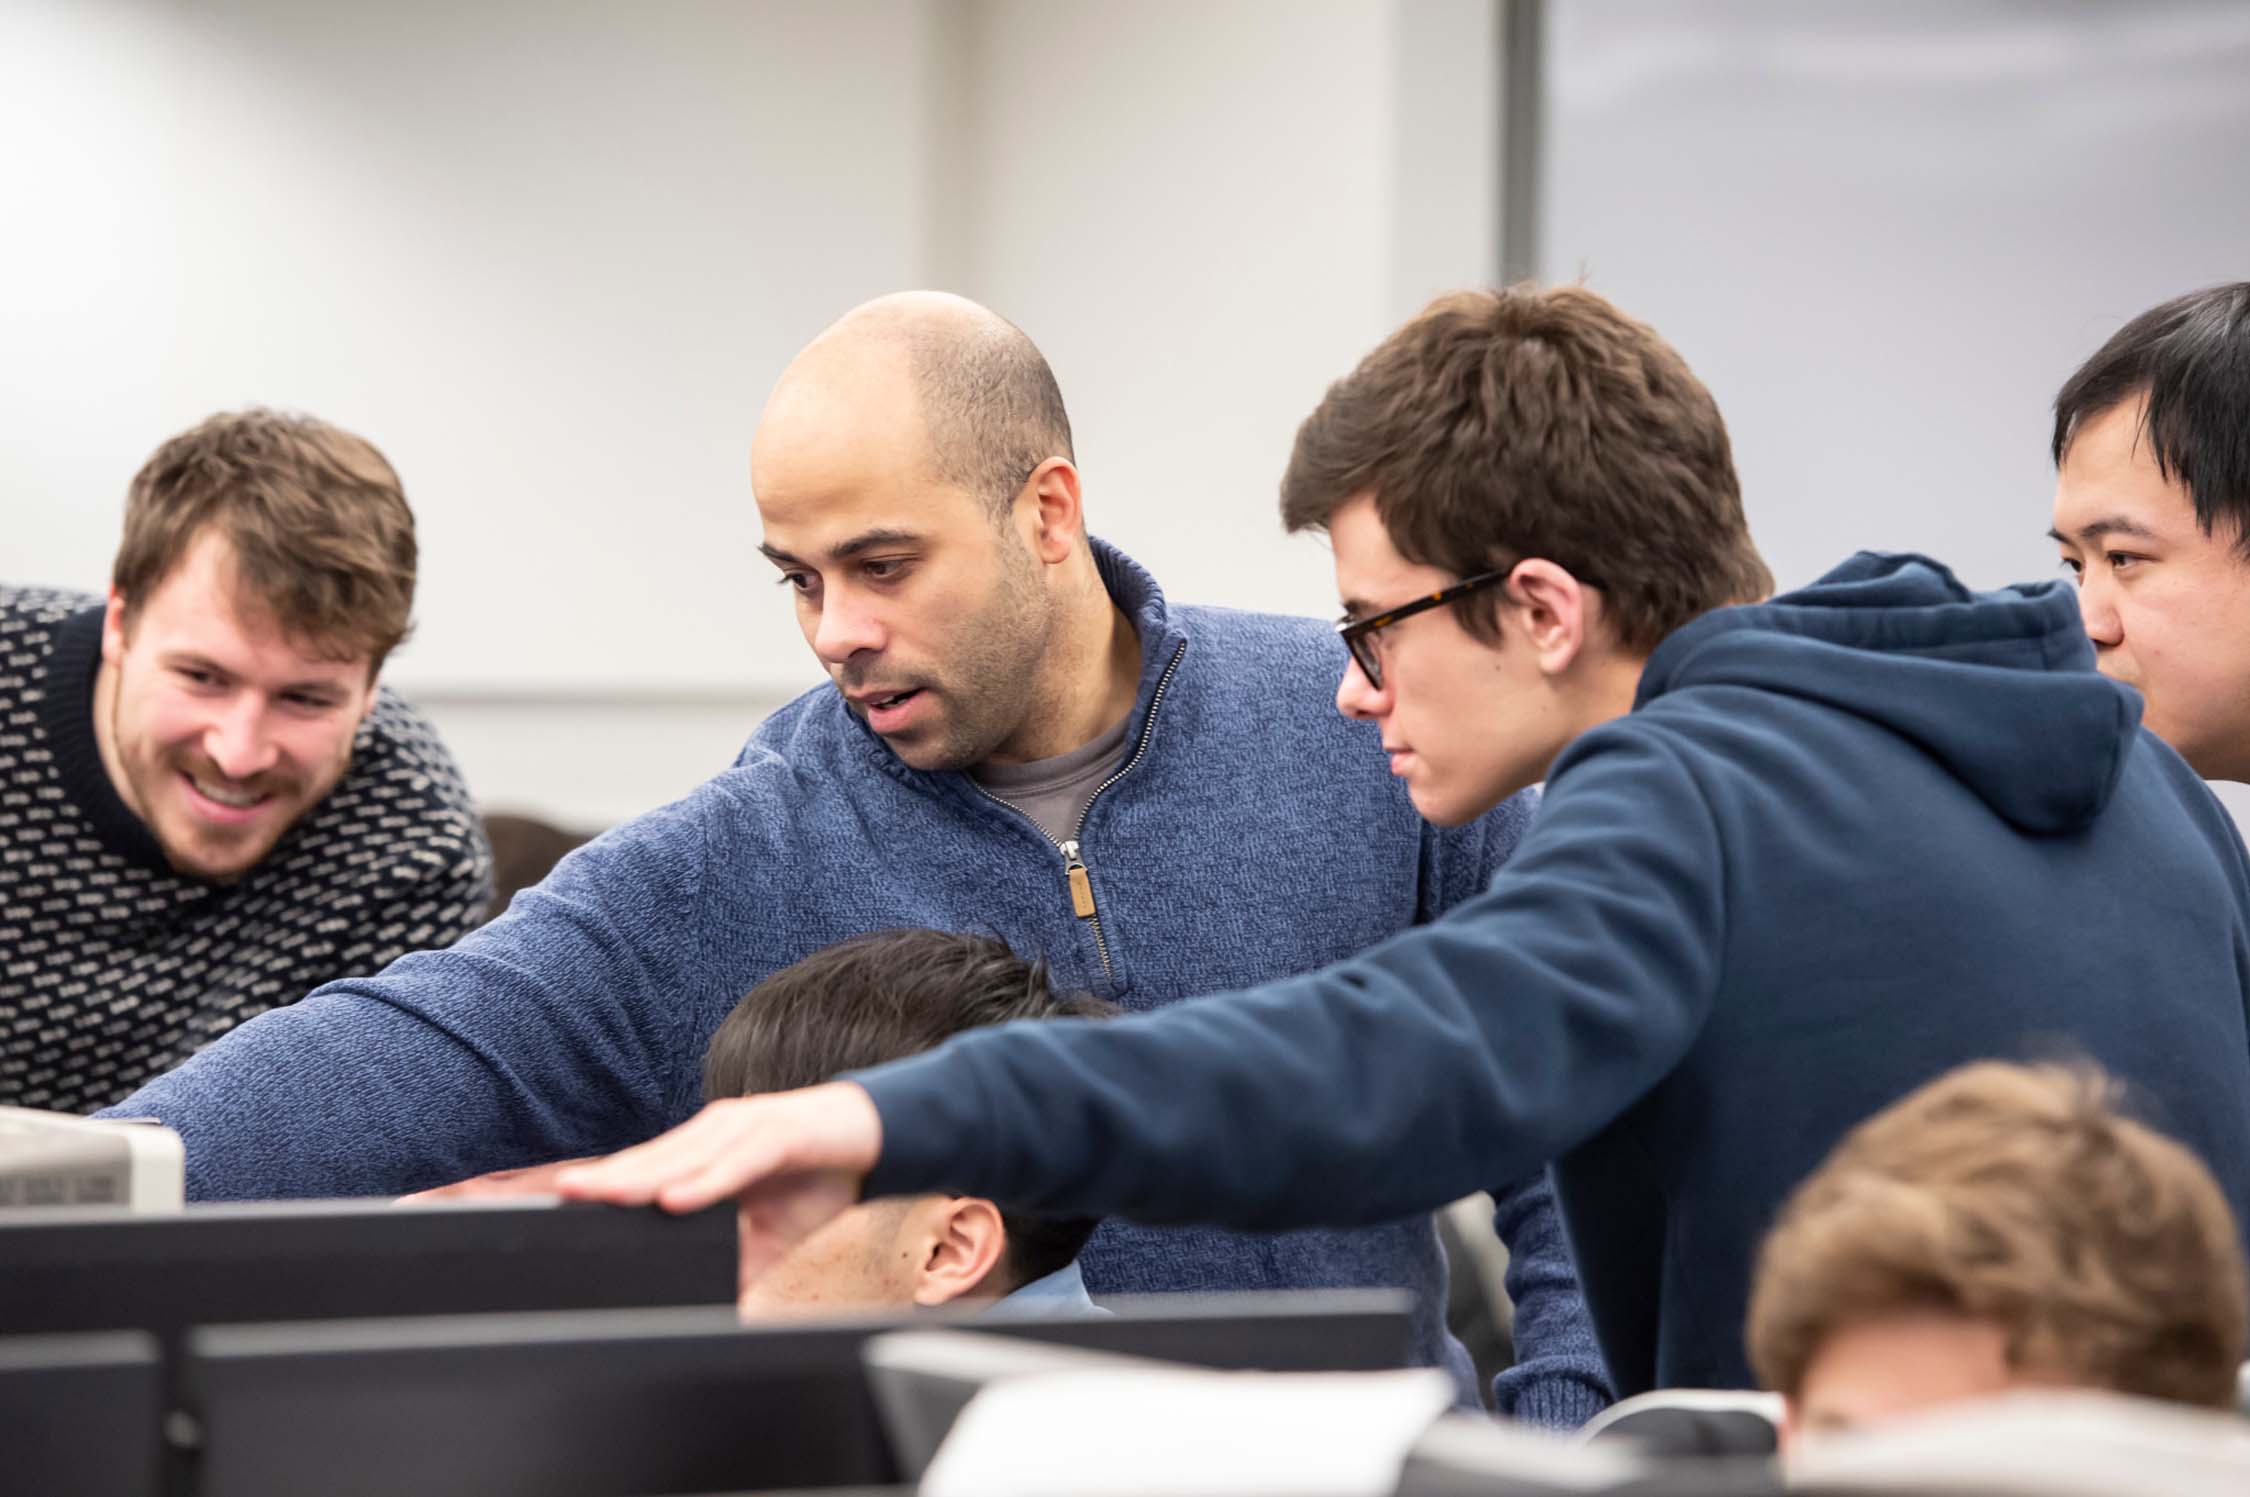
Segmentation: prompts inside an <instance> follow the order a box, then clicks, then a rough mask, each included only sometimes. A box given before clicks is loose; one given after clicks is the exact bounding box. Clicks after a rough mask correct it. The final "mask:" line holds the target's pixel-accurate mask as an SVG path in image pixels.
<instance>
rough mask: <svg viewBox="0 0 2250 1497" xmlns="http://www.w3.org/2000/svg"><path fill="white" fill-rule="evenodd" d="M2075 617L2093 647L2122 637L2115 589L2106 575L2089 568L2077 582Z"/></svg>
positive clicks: (2109, 644) (2100, 647)
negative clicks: (2079, 620)
mask: <svg viewBox="0 0 2250 1497" xmlns="http://www.w3.org/2000/svg"><path fill="white" fill-rule="evenodd" d="M2078 617H2079V618H2080V619H2081V620H2082V621H2084V623H2085V625H2086V637H2087V638H2088V639H2090V640H2092V641H2093V642H2094V648H2095V649H2097V650H2106V649H2109V648H2111V647H2112V646H2114V645H2117V644H2120V643H2122V642H2123V641H2124V638H2125V624H2124V621H2123V620H2122V619H2120V618H2119V617H2118V615H2117V597H2116V594H2115V591H2114V590H2113V589H2112V587H2111V585H2110V582H2109V580H2108V578H2106V577H2104V576H2102V575H2101V574H2100V573H2099V572H2095V571H2093V570H2092V569H2091V568H2089V569H2088V575H2087V576H2086V578H2085V579H2084V580H2083V581H2081V582H2080V583H2079V584H2078Z"/></svg>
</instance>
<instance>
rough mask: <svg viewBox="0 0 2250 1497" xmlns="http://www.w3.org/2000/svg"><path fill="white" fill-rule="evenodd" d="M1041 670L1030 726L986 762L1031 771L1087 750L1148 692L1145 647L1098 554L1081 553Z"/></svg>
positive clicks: (1028, 720)
mask: <svg viewBox="0 0 2250 1497" xmlns="http://www.w3.org/2000/svg"><path fill="white" fill-rule="evenodd" d="M1072 570H1073V573H1074V575H1073V576H1072V577H1071V578H1070V580H1069V581H1068V582H1067V583H1066V584H1065V586H1066V588H1067V590H1068V591H1067V596H1066V599H1065V601H1064V602H1063V604H1062V608H1061V611H1060V614H1059V616H1058V617H1057V618H1056V620H1055V632H1054V636H1053V638H1052V639H1051V640H1050V641H1049V643H1048V647H1047V652H1046V654H1045V656H1043V657H1042V659H1041V661H1040V667H1039V675H1040V683H1039V689H1038V690H1037V691H1036V692H1035V693H1034V696H1033V703H1034V705H1033V707H1032V710H1031V711H1030V712H1029V713H1028V714H1027V715H1026V718H1025V722H1024V726H1023V728H1022V730H1021V731H1019V732H1018V733H1017V734H1016V735H1015V736H1014V737H1013V738H1011V739H1009V740H1008V742H1006V743H1004V744H1002V745H1001V746H1000V747H999V748H998V749H996V750H995V751H994V752H993V753H992V755H991V756H990V757H989V758H988V759H986V761H985V762H986V763H988V764H1031V763H1035V762H1037V761H1038V760H1041V759H1052V758H1055V757H1056V756H1057V755H1060V754H1067V753H1069V752H1070V751H1071V750H1072V749H1077V748H1083V747H1085V746H1086V745H1087V744H1089V743H1092V742H1093V741H1094V740H1095V739H1097V738H1099V737H1101V735H1102V734H1104V733H1106V732H1108V731H1109V730H1110V729H1111V728H1113V727H1115V726H1117V724H1118V722H1119V721H1120V720H1121V719H1123V717H1124V716H1125V714H1126V713H1128V712H1130V711H1132V710H1133V700H1134V698H1135V697H1137V696H1138V695H1139V694H1140V687H1141V640H1140V635H1138V634H1137V633H1135V632H1134V629H1133V623H1132V620H1130V619H1128V618H1127V617H1126V616H1125V614H1124V612H1123V610H1121V609H1120V608H1118V606H1117V604H1116V602H1115V601H1114V600H1113V599H1111V597H1110V595H1109V589H1108V588H1106V587H1104V586H1103V585H1102V579H1101V572H1100V570H1099V569H1098V568H1097V567H1096V566H1095V565H1094V558H1093V555H1092V554H1091V553H1090V552H1086V551H1080V552H1079V554H1078V556H1077V557H1076V558H1075V561H1074V563H1073V566H1072Z"/></svg>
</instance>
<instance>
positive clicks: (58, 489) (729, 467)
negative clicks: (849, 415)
mask: <svg viewBox="0 0 2250 1497" xmlns="http://www.w3.org/2000/svg"><path fill="white" fill-rule="evenodd" d="M1491 35H1492V5H1491V4H1490V0H1334V3H1326V4H1306V5H1299V4H1293V3H1286V0H1268V3H1232V4H1185V3H1164V4H1149V5H1132V6H1107V5H1056V4H1036V3H1020V0H933V3H928V4H915V3H910V0H896V3H883V0H848V3H826V0H763V3H760V4H756V5H750V4H736V3H723V0H722V3H703V4H690V3H679V0H668V3H664V4H660V5H648V6H620V5H614V4H607V3H597V0H579V3H575V4H550V3H533V0H477V3H475V4H437V3H427V0H424V3H416V4H407V5H387V6H366V7H362V6H353V5H347V4H342V3H322V4H311V3H304V0H226V3H220V0H198V3H193V4H189V3H174V4H156V3H142V4H137V5H135V4H113V5H104V6H91V5H83V4H74V3H69V0H13V3H12V4H11V6H10V7H8V8H5V9H0V128H4V129H5V136H4V137H0V138H6V139H8V140H10V141H12V142H13V141H27V142H32V143H34V145H33V148H31V149H26V150H16V149H11V150H9V151H7V152H5V153H0V192H5V193H6V194H7V197H6V199H5V200H7V201H10V202H12V203H19V204H26V205H30V207H29V211H28V212H27V213H26V214H25V215H23V221H26V222H37V223H39V224H40V225H41V228H42V232H38V233H31V234H24V233H10V234H7V235H0V283H5V284H7V285H9V286H11V287H32V288H38V290H37V293H36V294H35V295H32V296H29V297H10V298H7V299H5V302H4V303H0V304H4V305H6V306H7V307H8V311H7V312H6V313H5V314H0V315H6V316H8V317H9V319H10V320H9V323H8V324H7V326H6V328H5V330H4V344H5V347H6V348H7V350H8V352H7V355H6V357H5V358H0V430H4V431H5V432H6V434H7V437H6V440H5V441H0V505H4V506H5V520H6V523H5V526H4V528H0V537H4V542H0V543H4V545H5V551H4V553H0V575H5V576H8V577H10V578H37V579H39V580H43V581H63V582H69V581H76V582H82V583H83V584H85V585H87V586H89V587H91V586H94V585H97V584H98V582H99V580H100V579H101V578H102V577H103V576H104V575H105V573H106V568H107V562H108V555H109V551H110V548H111V546H112V545H113V544H114V536H115V525H116V513H117V505H118V502H119V500H120V498H121V496H122V492H123V486H124V482H125V479H126V478H127V477H128V476H129V475H130V474H131V472H132V471H133V469H134V468H135V467H136V466H137V465H138V464H139V462H140V461H141V459H142V458H143V457H144V456H145V455H146V454H147V452H148V450H149V449H150V448H151V447H153V446H154V445H155V443H156V442H157V441H158V440H160V439H161V438H162V437H163V436H165V435H167V434H169V433H170V432H172V431H174V430H177V429H179V428H181V427H184V426H186V425H188V424H190V423H192V422H193V421H195V420H197V419H199V418H200V417H201V416H203V415H204V414H206V413H208V412H209V411H211V410H214V409H218V408H222V407H226V406H231V405H237V404H243V403H248V402H254V401H255V402H263V403H269V404H278V405H286V406H291V407H297V408H302V409H307V410H311V411H314V412H316V413H318V414H320V415H323V416H325V417H327V418H329V419H332V420H335V421H338V422H341V423H343V424H346V425H349V426H352V427H354V428H355V429H358V430H361V431H363V432H365V433H366V434H368V435H369V436H371V437H372V438H374V439H375V440H376V442H377V443H378V444H379V445H381V446H382V447H383V448H384V450H385V451H386V452H387V453H388V454H389V456H390V457H391V458H392V460H393V461H394V463H396V465H397V466H398V468H399V469H400V471H401V473H402V474H403V475H404V477H405V479H406V482H407V489H408V493H409V496H410V497H411V498H412V500H413V502H414V504H415V507H416V511H417V514H418V516H419V520H420V525H421V535H422V542H423V555H424V568H423V579H422V588H421V597H420V608H419V612H420V616H421V620H422V623H421V629H420V632H419V634H418V635H417V637H416V638H415V640H414V641H413V642H412V643H411V644H410V645H409V646H408V647H407V649H406V650H405V651H404V652H403V653H402V654H401V655H400V656H399V657H398V658H397V660H396V663H395V665H394V666H393V668H392V670H391V673H390V675H391V679H392V681H393V682H394V684H397V685H399V686H401V687H402V688H404V689H406V690H407V691H408V692H409V694H410V695H413V696H414V697H415V698H416V699H417V700H418V701H420V702H421V703H422V704H423V705H424V706H425V708H426V709H428V710H429V711H430V712H431V714H432V715H433V716H434V717H435V718H436V719H437V721H438V723H439V725H440V727H441V729H442V730H443V731H444V732H445V733H446V734H447V736H448V738H449V740H450V741H451V742H452V743H453V745H454V748H455V750H456V752H457V753H458V754H459V756H460V757H461V759H462V762H463V766H464V768H465V769H466V771H467V773H468V775H469V777H470V780H471V783H472V785H473V786H475V788H476V789H477V790H478V792H479V793H480V795H482V796H483V797H484V798H485V799H486V800H487V801H488V802H489V803H492V804H497V805H509V806H515V807H528V808H531V809H536V810H543V811H545V812H547V813H548V814H550V815H553V816H556V817H559V818H561V819H564V820H570V821H578V822H582V823H587V824H594V823H606V822H608V821H612V820H616V819H620V818H622V817H624V816H627V815H630V814H632V813H633V812H635V811H637V810H640V809H643V808H645V807H647V806H649V805H653V804H656V803H658V802H660V801H662V800H664V799H667V798H669V797H671V796H673V795H676V794H679V793H681V792H682V791H684V790H686V789H687V788H689V787H690V786H692V785H693V784H694V783H695V782H696V781H697V780H699V779H701V778H702V777H703V776H704V775H705V774H707V773H709V772H710V771H711V770H712V769H714V768H716V767H718V766H719V765H721V764H723V763H725V762H726V761H727V760H728V759H729V758H731V757H732V754H733V752H734V749H735V748H736V746H737V745H738V744H739V742H740V740H741V738H742V737H743V736H744V735H745V734H746V733H747V732H748V730H749V728H750V727H751V726H752V725H753V724H754V722H755V720H756V718H757V717H758V716H759V715H760V714H761V713H762V712H764V711H765V710H769V709H770V707H771V706H772V705H774V704H776V703H778V702H779V701H781V700H785V699H786V698H787V696H788V695H790V694H792V693H793V692H794V691H795V690H797V689H800V688H801V687H802V686H803V685H806V684H809V683H811V682H813V681H816V680H817V679H818V675H817V672H816V671H815V670H814V669H813V667H812V663H811V661H810V657H809V656H808V655H807V654H806V652H805V650H804V648H803V645H802V643H801V641H800V640H799V639H798V638H797V636H796V634H795V631H794V627H793V624H792V623H791V620H790V615H789V610H788V609H787V608H786V606H784V604H783V603H782V601H781V600H780V599H779V598H778V596H777V595H776V594H775V593H774V591H773V589H772V588H771V586H770V583H769V581H768V569H767V568H766V567H765V565H764V563H763V562H761V561H759V560H758V559H757V558H756V557H754V556H753V555H752V554H751V552H750V548H751V546H752V545H753V544H754V543H755V540H756V522H755V516H754V513H753V512H752V510H751V507H750V502H749V491H748V488H749V486H748V480H747V462H746V453H747V450H748V443H749V435H750V431H751V429H752V427H753V425H754V423H755V420H756V416H757V411H758V408H759V406H760V404H761V403H762V401H763V399H764V395H765V392H766V390H767V388H768V387H769V386H770V384H771V382H772V380H773V378H774V376H775V375H776V374H778V373H779V372H780V369H781V367H782V366H783V364H784V363H785V362H786V361H787V359H788V358H789V356H790V354H791V353H793V352H794V350H795V349H796V347H797V346H798V345H799V344H801V343H802V342H803V341H804V340H805V339H806V338H808V337H809V336H810V335H811V334H812V333H813V332H815V331H817V330H818V329H819V327H821V326H822V325H823V324H825V323H826V322H827V321H828V320H829V319H831V318H832V317H834V316H835V315H836V314H837V313H839V312H841V311H842V310H843V309H844V308H846V307H848V306H850V305H851V304H853V303H854V302H856V301H859V300H861V299H863V298H865V297H868V296H872V295H875V294H878V293H880V292H883V291H888V290H893V289H898V288H900V287H905V286H912V285H919V284H939V285H946V286H950V287H952V288H954V289H958V290H962V291H965V292H967V293H969V294H971V295H975V296H979V297H981V298H983V299H985V300H988V301H989V302H991V303H992V304H993V305H994V306H996V307H998V308H999V309H1000V310H1001V311H1003V312H1004V313H1006V314H1007V315H1009V316H1011V317H1013V318H1014V319H1015V320H1017V321H1018V322H1019V323H1021V324H1022V325H1023V326H1024V327H1025V328H1026V329H1027V330H1029V331H1030V332H1031V334H1032V335H1033V337H1034V338H1036V339H1038V340H1039V342H1040V343H1041V345H1042V346H1043V347H1044V348H1045V349H1046V351H1047V353H1048V354H1049V356H1050V358H1051V359H1052V361H1053V362H1054V364H1055V367H1056V370H1057V373H1058V375H1059V376H1060V378H1061V381H1062V384H1063V388H1064V392H1065V395H1066V397H1067V398H1068V400H1069V402H1070V405H1071V409H1072V414H1073V418H1074V421H1075V423H1076V425H1077V428H1078V434H1079V438H1080V445H1079V451H1080V456H1081V458H1082V460H1083V463H1084V466H1085V469H1086V474H1087V483H1088V492H1089V504H1090V510H1091V513H1092V517H1093V519H1094V522H1095V525H1096V528H1097V530H1099V531H1100V532H1102V533H1105V534H1108V535H1110V536H1111V537H1113V538H1114V539H1116V540H1118V541H1119V542H1120V543H1122V544H1124V545H1125V546H1127V547H1128V548H1129V549H1130V550H1132V551H1133V552H1135V553H1136V554H1137V555H1139V556H1140V557H1141V558H1142V559H1143V560H1145V561H1146V562H1148V563H1149V564H1150V565H1151V566H1152V567H1154V568H1155V569H1156V570H1157V571H1158V573H1159V575H1160V576H1161V577H1162V578H1163V579H1164V580H1165V582H1166V584H1167V586H1168V588H1169V589H1170V590H1171V591H1172V592H1173V593H1174V594H1175V595H1177V596H1179V597H1181V598H1186V599H1199V600H1207V601H1227V602H1232V603H1238V604H1242V605H1245V606H1257V607H1271V608H1282V609H1290V610H1296V611H1307V612H1317V613H1323V614H1325V613H1327V612H1329V611H1331V610H1332V608H1333V600H1332V592H1333V589H1332V586H1331V584H1330V582H1329V579H1328V570H1327V563H1326V559H1325V556H1324V554H1323V552H1322V551H1321V550H1320V548H1319V546H1318V544H1317V543H1316V542H1313V541H1310V540H1306V539H1298V540H1294V541H1291V540H1286V539H1284V538H1283V537H1282V536H1281V534H1280V531H1279V525H1278V522H1277V521H1276V519H1275V517H1274V493H1275V485H1276V482H1277V480H1278V479H1279V477H1280V473H1281V469H1282V466H1283V464H1284V462H1285V461H1286V458H1287V454H1288V448H1289V442H1290V439H1291V436H1292V434H1293V433H1294V430H1295V427H1296V423H1297V422H1298V421H1299V420H1300V419H1301V418H1302V417H1303V415H1304V414H1305V412H1306V411H1308V410H1309V409H1310V408H1311V406H1312V405H1313V403H1314V402H1315V401H1316V400H1317V399H1318V397H1319V395H1320V392H1321V391H1322V390H1323V389H1324V388H1325V386H1326V384H1327V383H1328V381H1329V380H1331V379H1333V378H1335V377H1336V376H1337V375H1339V374H1341V373H1343V372H1344V371H1345V370H1346V369H1348V368H1349V367H1350V365H1351V364H1352V362H1353V361H1355V360H1356V359H1357V358H1358V357H1359V355H1360V354H1361V353H1363V352H1364V351H1365V350H1366V349H1367V348H1368V347H1369V346H1371V345H1372V344H1373V343H1374V342H1375V341H1376V340H1377V339H1378V338H1380V337H1381V335H1382V334H1383V333H1384V332H1386V331H1387V330H1388V329H1389V327H1390V326H1391V325H1392V324H1393V323H1395V322H1396V321H1397V320H1398V319H1399V318H1400V317H1401V316H1403V315H1404V314H1405V313H1406V312H1408V311H1410V310H1412V308H1413V307H1414V306H1415V305H1417V304H1418V303H1419V302H1420V301H1421V300H1422V299H1423V298H1424V297H1426V296H1427V295H1428V294H1429V293H1430V292H1433V291H1435V290H1438V289H1441V288H1442V287H1444V286H1446V285H1449V284H1454V283H1458V282H1461V281H1473V280H1479V279H1483V278H1485V277H1487V276H1488V275H1489V274H1490V271H1489V264H1490V261H1491V253H1490V225H1491V223H1492V220H1493V216H1494V212H1493V207H1492V203H1493V198H1494V196H1495V194H1496V183H1495V181H1494V171H1493V169H1492V159H1491V145H1492V141H1491V137H1492V127H1491V124H1490V121H1491V118H1492V114H1493V109H1494V105H1493V101H1492V82H1491V75H1492V71H1493V69H1492V52H1493V47H1492V42H1491Z"/></svg>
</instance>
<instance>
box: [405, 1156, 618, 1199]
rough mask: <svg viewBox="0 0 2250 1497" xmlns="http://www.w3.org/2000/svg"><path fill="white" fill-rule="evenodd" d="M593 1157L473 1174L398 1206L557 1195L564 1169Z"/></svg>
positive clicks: (417, 1195) (589, 1162)
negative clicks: (556, 1188)
mask: <svg viewBox="0 0 2250 1497" xmlns="http://www.w3.org/2000/svg"><path fill="white" fill-rule="evenodd" d="M593 1162H594V1159H593V1156H591V1155H586V1156H581V1157H579V1158H577V1159H558V1160H556V1161H555V1162H554V1163H552V1164H527V1165H525V1166H524V1167H523V1168H522V1169H514V1170H494V1171H493V1172H492V1173H491V1174H489V1175H471V1176H470V1177H469V1178H468V1179H466V1180H456V1181H454V1182H453V1183H452V1184H451V1185H440V1186H438V1187H437V1188H435V1189H434V1190H418V1191H416V1192H414V1194H412V1195H409V1196H400V1197H399V1198H398V1200H397V1202H396V1203H395V1204H397V1205H400V1206H412V1205H418V1204H420V1203H421V1202H423V1201H467V1200H478V1199H487V1198H490V1197H492V1196H547V1195H553V1194H554V1193H555V1177H556V1176H558V1175H560V1174H561V1173H562V1172H563V1171H564V1170H567V1169H571V1168H574V1167H576V1166H578V1165H581V1164H591V1163H593Z"/></svg>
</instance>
